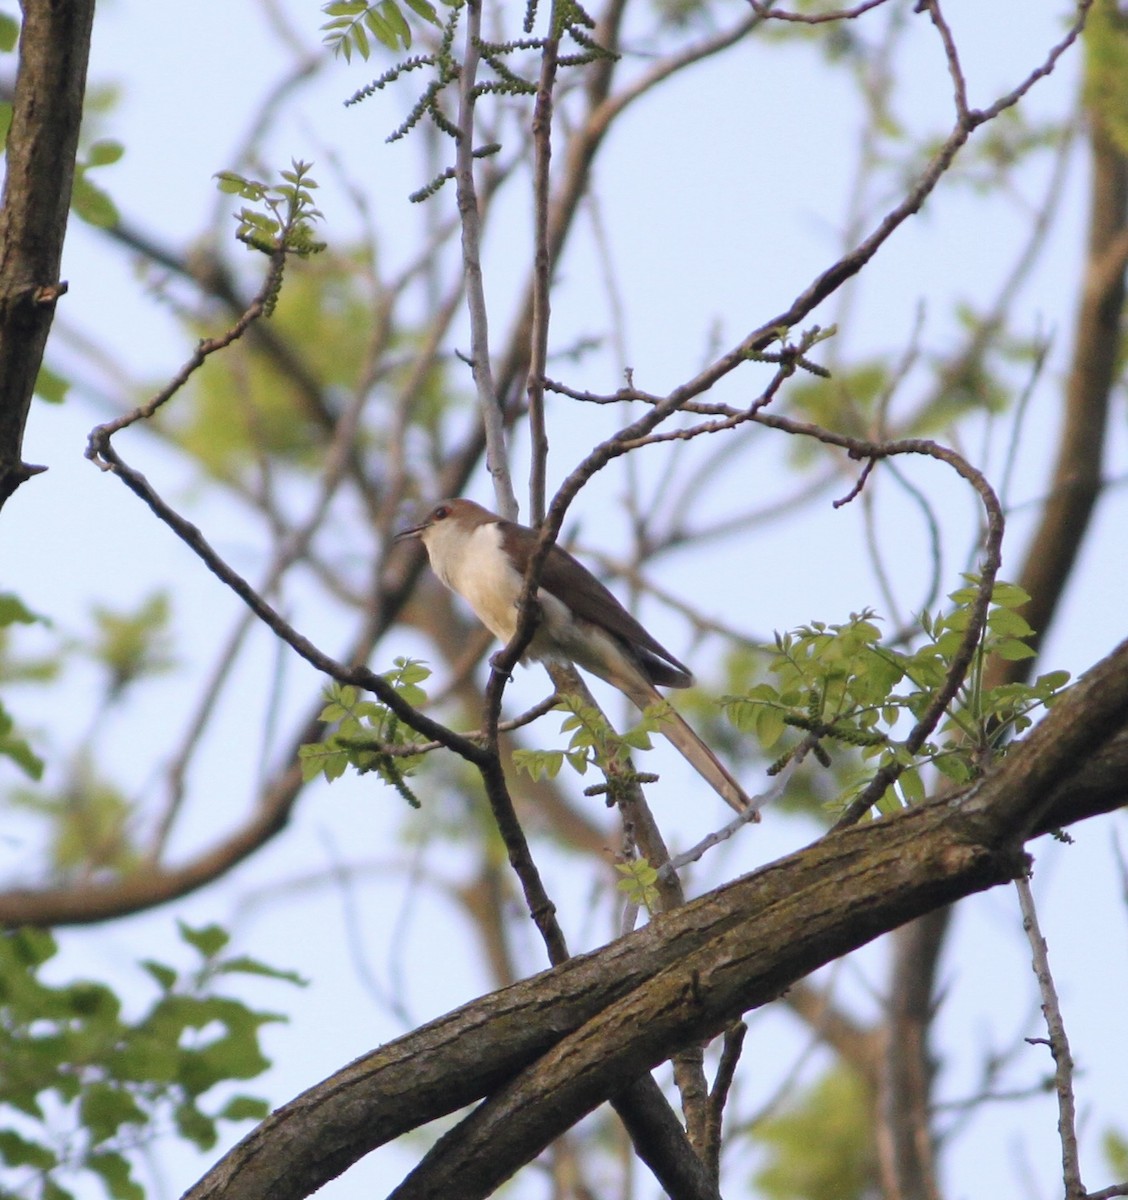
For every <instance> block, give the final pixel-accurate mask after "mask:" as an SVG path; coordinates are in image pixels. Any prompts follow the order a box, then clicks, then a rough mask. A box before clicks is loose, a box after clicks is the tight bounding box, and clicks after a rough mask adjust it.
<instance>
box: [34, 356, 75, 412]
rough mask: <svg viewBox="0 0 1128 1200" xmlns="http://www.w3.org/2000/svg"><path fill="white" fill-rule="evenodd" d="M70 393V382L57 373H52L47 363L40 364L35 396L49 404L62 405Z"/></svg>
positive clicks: (36, 378)
mask: <svg viewBox="0 0 1128 1200" xmlns="http://www.w3.org/2000/svg"><path fill="white" fill-rule="evenodd" d="M68 391H70V380H69V379H66V378H64V377H63V376H62V375H60V374H58V373H57V372H56V371H52V370H51V368H50V367H49V366H47V364H46V363H40V364H39V374H38V375H37V376H36V377H35V394H36V395H37V396H38V397H39V399H40V400H43V401H45V402H46V403H47V404H62V402H63V401H64V400H65V399H66V398H67V392H68Z"/></svg>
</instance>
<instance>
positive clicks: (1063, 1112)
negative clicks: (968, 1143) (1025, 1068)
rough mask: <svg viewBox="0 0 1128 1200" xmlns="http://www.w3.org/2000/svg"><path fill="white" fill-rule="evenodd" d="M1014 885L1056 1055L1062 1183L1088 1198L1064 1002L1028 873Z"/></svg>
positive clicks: (1075, 1198) (1071, 1197)
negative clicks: (1078, 1138)
mask: <svg viewBox="0 0 1128 1200" xmlns="http://www.w3.org/2000/svg"><path fill="white" fill-rule="evenodd" d="M1014 886H1015V888H1016V889H1017V891H1018V904H1019V907H1020V908H1021V909H1022V928H1023V929H1024V930H1025V931H1026V936H1027V938H1029V940H1030V952H1031V954H1032V956H1033V964H1032V965H1033V967H1034V974H1035V976H1036V977H1037V979H1038V990H1039V992H1041V994H1042V1014H1043V1016H1044V1017H1045V1018H1046V1029H1047V1030H1048V1031H1049V1035H1050V1041H1049V1046H1050V1053H1051V1054H1052V1055H1053V1057H1054V1085H1055V1088H1056V1090H1057V1098H1058V1135H1059V1137H1060V1138H1061V1168H1062V1182H1063V1183H1064V1184H1065V1195H1066V1200H1085V1187H1084V1185H1083V1184H1082V1182H1081V1162H1080V1159H1079V1157H1078V1154H1077V1108H1076V1104H1075V1102H1074V1099H1073V1056H1072V1055H1071V1054H1070V1052H1069V1038H1068V1037H1067V1036H1066V1033H1065V1022H1064V1020H1063V1019H1062V1015H1061V1005H1060V1004H1059V1002H1058V997H1057V989H1056V988H1055V987H1054V977H1053V975H1052V973H1051V972H1050V959H1049V954H1048V953H1047V951H1046V940H1045V938H1043V937H1042V931H1041V929H1040V928H1039V927H1038V911H1037V909H1036V908H1035V906H1034V893H1033V892H1032V891H1031V889H1030V880H1029V878H1027V876H1025V875H1020V876H1019V877H1018V878H1017V879H1016V880H1015V881H1014ZM1027 1040H1028V1041H1029V1040H1031V1039H1029V1038H1028V1039H1027Z"/></svg>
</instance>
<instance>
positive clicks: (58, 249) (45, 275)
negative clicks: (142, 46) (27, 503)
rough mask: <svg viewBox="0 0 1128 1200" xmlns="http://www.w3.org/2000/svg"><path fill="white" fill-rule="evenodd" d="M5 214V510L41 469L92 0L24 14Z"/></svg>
mask: <svg viewBox="0 0 1128 1200" xmlns="http://www.w3.org/2000/svg"><path fill="white" fill-rule="evenodd" d="M22 7H23V27H22V29H21V30H20V44H19V68H18V72H17V74H16V88H15V96H14V99H13V106H12V125H11V129H10V131H9V133H8V144H7V153H6V159H7V162H6V174H5V178H4V196H3V202H2V208H0V508H2V507H3V506H4V503H5V501H6V500H7V499H8V497H9V496H11V494H12V493H13V492H14V491H15V490H16V488H18V487H19V485H20V484H21V483H23V482H24V481H25V480H26V479H29V478H30V477H31V476H32V475H34V474H36V473H37V472H38V471H40V470H43V468H42V467H33V466H29V465H28V464H27V463H25V462H24V461H23V458H22V450H23V434H24V427H25V425H26V423H27V414H28V409H29V408H30V406H31V397H32V393H33V392H34V391H35V381H36V378H37V376H38V374H39V365H40V363H41V362H42V360H43V348H44V346H45V345H46V344H47V334H48V331H49V330H50V328H51V321H52V318H53V317H54V314H55V301H56V300H58V298H59V297H60V296H61V295H62V294H63V293H64V292H65V291H66V290H67V289H66V284H65V283H61V282H60V280H59V261H60V258H61V257H62V252H63V237H64V235H65V233H66V227H67V213H68V212H69V210H70V200H71V188H72V185H73V183H74V161H75V153H76V151H77V149H78V128H79V124H80V122H81V119H82V100H83V96H84V95H85V92H86V66H87V61H88V59H89V57H90V28H91V25H92V23H93V20H94V0H31V2H29V3H25V4H24V5H23V6H22Z"/></svg>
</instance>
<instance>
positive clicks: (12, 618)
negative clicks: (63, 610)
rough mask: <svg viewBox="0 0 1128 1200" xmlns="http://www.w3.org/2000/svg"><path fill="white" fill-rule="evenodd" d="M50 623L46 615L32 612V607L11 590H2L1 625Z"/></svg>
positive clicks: (0, 595) (0, 600) (0, 603)
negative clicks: (42, 615)
mask: <svg viewBox="0 0 1128 1200" xmlns="http://www.w3.org/2000/svg"><path fill="white" fill-rule="evenodd" d="M37 622H38V623H39V624H41V625H48V624H50V622H49V621H48V620H47V618H46V617H41V616H40V615H39V614H38V613H35V612H32V611H31V609H30V608H28V607H27V605H26V604H24V602H23V601H22V600H21V599H20V598H19V597H18V596H16V595H13V593H11V592H0V626H4V625H15V624H17V623H18V624H20V625H34V624H36V623H37Z"/></svg>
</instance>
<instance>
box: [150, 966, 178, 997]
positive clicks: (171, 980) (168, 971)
mask: <svg viewBox="0 0 1128 1200" xmlns="http://www.w3.org/2000/svg"><path fill="white" fill-rule="evenodd" d="M141 966H142V968H143V969H144V970H146V971H148V972H149V974H150V975H151V976H152V977H153V978H154V979H155V980H156V981H157V984H158V985H159V987H160V989H161V991H162V992H170V991H172V989H173V988H174V987H175V986H176V981H177V979H178V978H179V976H178V975H177V973H176V971H174V970H173V969H172V967H166V966H165V965H164V963H159V962H154V961H153V959H151V958H147V959H144V960H143V961H142V963H141Z"/></svg>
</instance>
